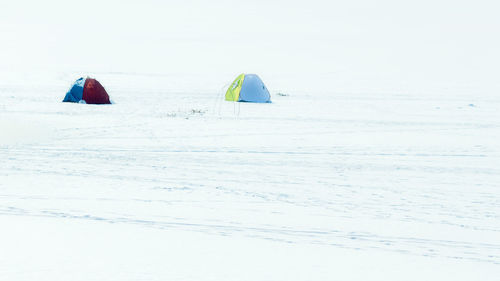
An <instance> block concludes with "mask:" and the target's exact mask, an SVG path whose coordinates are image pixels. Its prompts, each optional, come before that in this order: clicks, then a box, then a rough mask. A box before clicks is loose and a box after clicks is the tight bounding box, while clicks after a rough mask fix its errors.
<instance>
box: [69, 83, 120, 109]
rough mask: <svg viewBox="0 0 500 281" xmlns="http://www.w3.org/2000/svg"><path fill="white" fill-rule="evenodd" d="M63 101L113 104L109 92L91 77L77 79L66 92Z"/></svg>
mask: <svg viewBox="0 0 500 281" xmlns="http://www.w3.org/2000/svg"><path fill="white" fill-rule="evenodd" d="M63 102H78V103H90V104H111V101H110V100H109V96H108V93H107V92H106V90H105V89H104V87H103V86H102V85H101V83H99V81H97V80H95V79H93V78H89V77H87V78H83V77H82V78H80V79H78V80H76V81H75V83H74V84H73V86H71V88H70V89H69V91H68V92H67V93H66V96H65V97H64V100H63Z"/></svg>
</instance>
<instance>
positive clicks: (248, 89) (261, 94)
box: [239, 74, 271, 103]
mask: <svg viewBox="0 0 500 281" xmlns="http://www.w3.org/2000/svg"><path fill="white" fill-rule="evenodd" d="M239 101H246V102H263V103H265V102H271V95H270V94H269V91H268V90H267V88H266V86H265V85H264V82H262V80H260V77H259V76H257V75H256V74H245V79H244V80H243V85H242V86H241V91H240V99H239Z"/></svg>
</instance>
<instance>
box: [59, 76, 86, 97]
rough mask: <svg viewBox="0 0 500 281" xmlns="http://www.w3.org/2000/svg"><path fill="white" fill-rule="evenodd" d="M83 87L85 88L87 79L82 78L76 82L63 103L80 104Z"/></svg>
mask: <svg viewBox="0 0 500 281" xmlns="http://www.w3.org/2000/svg"><path fill="white" fill-rule="evenodd" d="M83 86H85V78H83V77H82V78H80V79H78V80H76V82H75V84H73V86H72V87H71V89H69V91H68V92H67V93H66V96H65V97H64V100H63V102H80V101H81V100H82V96H83Z"/></svg>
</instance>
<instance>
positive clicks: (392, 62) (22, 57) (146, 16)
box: [0, 0, 500, 90]
mask: <svg viewBox="0 0 500 281" xmlns="http://www.w3.org/2000/svg"><path fill="white" fill-rule="evenodd" d="M499 8H500V5H499V4H496V2H495V1H418V2H415V1H412V2H409V1H349V2H347V1H316V0H312V1H307V2H306V1H303V2H292V1H260V0H258V1H251V2H250V1H243V2H238V1H220V0H219V1H154V0H149V1H95V0H91V1H84V2H82V1H59V0H48V1H8V2H5V3H2V9H0V36H1V38H2V40H1V42H2V43H1V44H0V61H2V66H0V68H4V69H5V68H7V69H13V71H14V70H19V69H23V70H26V68H31V69H42V70H43V69H47V68H48V69H57V70H62V69H64V70H68V69H82V68H83V69H91V70H95V71H97V70H99V71H112V72H137V73H185V74H189V73H193V74H201V73H235V74H237V73H240V72H254V73H259V74H264V75H268V76H272V75H276V74H282V75H284V74H291V75H293V77H294V80H296V77H301V79H302V80H303V81H306V82H304V83H315V84H318V83H322V81H325V80H326V81H329V80H344V81H351V82H352V83H357V81H376V80H381V81H398V83H400V82H401V81H404V82H405V83H407V85H409V87H412V86H415V87H416V86H417V84H420V83H424V84H425V83H444V84H446V83H448V84H450V86H453V85H454V84H460V85H462V84H463V85H470V84H472V88H477V89H479V88H480V89H482V90H484V89H499V88H500V87H498V84H499V82H498V81H496V80H498V77H499V74H500V72H499V70H498V66H499V65H500V55H499V51H498V50H500V36H499V34H498V30H500V17H498V11H499ZM83 38H95V39H96V43H93V42H84V41H83ZM292 82H293V81H290V83H292ZM384 83H385V82H384ZM389 83H390V82H389ZM394 83H395V84H398V83H396V82H394ZM326 84H328V83H326ZM398 85H399V84H398Z"/></svg>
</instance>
